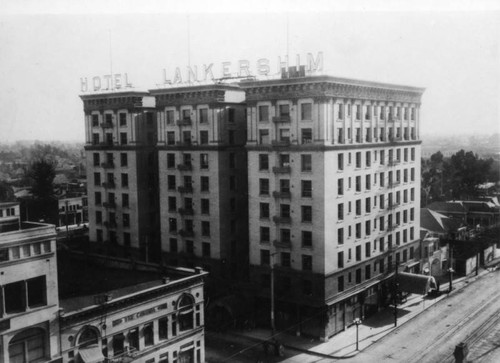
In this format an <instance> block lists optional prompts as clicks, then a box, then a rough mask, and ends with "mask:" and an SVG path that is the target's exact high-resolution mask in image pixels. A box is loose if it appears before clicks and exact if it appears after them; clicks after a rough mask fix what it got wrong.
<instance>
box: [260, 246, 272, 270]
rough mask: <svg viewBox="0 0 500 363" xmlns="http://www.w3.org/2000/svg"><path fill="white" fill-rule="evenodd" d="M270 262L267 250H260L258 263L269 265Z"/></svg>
mask: <svg viewBox="0 0 500 363" xmlns="http://www.w3.org/2000/svg"><path fill="white" fill-rule="evenodd" d="M270 262H271V259H270V254H269V250H260V264H261V265H263V266H269V265H270Z"/></svg>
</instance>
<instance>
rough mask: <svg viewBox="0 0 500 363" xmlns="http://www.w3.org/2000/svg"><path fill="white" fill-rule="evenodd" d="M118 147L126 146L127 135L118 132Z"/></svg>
mask: <svg viewBox="0 0 500 363" xmlns="http://www.w3.org/2000/svg"><path fill="white" fill-rule="evenodd" d="M120 145H127V133H126V132H120Z"/></svg>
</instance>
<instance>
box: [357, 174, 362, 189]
mask: <svg viewBox="0 0 500 363" xmlns="http://www.w3.org/2000/svg"><path fill="white" fill-rule="evenodd" d="M356 191H357V192H360V191H361V176H359V175H358V176H357V177H356Z"/></svg>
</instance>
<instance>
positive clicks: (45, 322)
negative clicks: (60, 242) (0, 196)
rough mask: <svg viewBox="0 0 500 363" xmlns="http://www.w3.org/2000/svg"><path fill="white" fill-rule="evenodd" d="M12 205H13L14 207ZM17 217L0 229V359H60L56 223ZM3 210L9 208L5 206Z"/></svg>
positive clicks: (1, 360) (15, 212) (17, 212)
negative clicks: (21, 219)
mask: <svg viewBox="0 0 500 363" xmlns="http://www.w3.org/2000/svg"><path fill="white" fill-rule="evenodd" d="M10 208H12V209H13V211H12V209H10ZM18 208H19V205H18V204H17V205H14V206H12V207H8V209H10V213H11V214H12V212H13V213H14V216H15V218H17V221H16V222H15V223H14V224H12V225H11V226H14V225H17V228H15V229H12V228H9V229H8V230H7V231H3V232H0V269H1V279H0V290H1V294H2V303H1V304H0V344H1V348H0V362H2V363H3V362H16V363H17V362H19V363H24V362H26V363H27V362H47V361H56V359H57V358H58V355H59V350H60V345H59V320H58V311H59V299H58V280H57V263H56V253H55V252H56V242H55V240H56V232H55V228H54V226H53V225H48V224H42V223H31V222H22V223H20V224H19V222H18V220H19V217H18V216H19V211H18ZM2 209H3V210H5V209H4V208H3V207H2Z"/></svg>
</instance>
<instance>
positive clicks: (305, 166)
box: [300, 154, 312, 171]
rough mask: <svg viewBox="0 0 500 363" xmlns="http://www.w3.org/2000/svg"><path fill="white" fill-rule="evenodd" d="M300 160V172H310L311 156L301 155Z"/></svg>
mask: <svg viewBox="0 0 500 363" xmlns="http://www.w3.org/2000/svg"><path fill="white" fill-rule="evenodd" d="M300 158H301V170H302V171H312V155H310V154H303V155H301V156H300Z"/></svg>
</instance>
